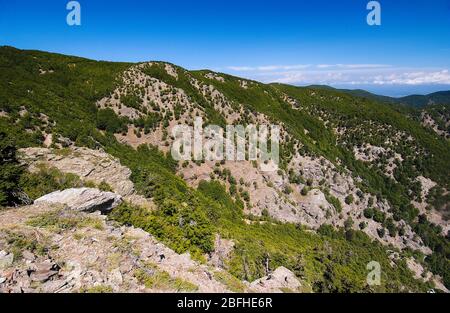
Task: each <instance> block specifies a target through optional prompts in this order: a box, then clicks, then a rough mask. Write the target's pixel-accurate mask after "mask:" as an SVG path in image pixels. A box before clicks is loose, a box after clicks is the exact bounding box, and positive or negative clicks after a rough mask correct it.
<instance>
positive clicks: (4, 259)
mask: <svg viewBox="0 0 450 313" xmlns="http://www.w3.org/2000/svg"><path fill="white" fill-rule="evenodd" d="M13 261H14V255H13V254H12V253H7V252H6V251H4V250H2V251H0V269H5V268H7V267H10V266H11V265H12V263H13Z"/></svg>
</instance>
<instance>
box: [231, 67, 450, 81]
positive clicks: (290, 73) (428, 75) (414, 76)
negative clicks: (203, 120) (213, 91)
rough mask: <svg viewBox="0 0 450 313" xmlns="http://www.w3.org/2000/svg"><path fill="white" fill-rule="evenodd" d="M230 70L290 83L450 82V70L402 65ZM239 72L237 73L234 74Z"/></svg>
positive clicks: (255, 77)
mask: <svg viewBox="0 0 450 313" xmlns="http://www.w3.org/2000/svg"><path fill="white" fill-rule="evenodd" d="M228 70H230V71H233V72H241V73H242V75H243V76H246V77H248V78H251V79H255V80H259V81H262V82H267V83H268V82H279V83H286V84H327V85H337V84H349V85H411V86H414V85H426V84H427V85H433V84H443V85H450V73H449V70H448V69H436V68H400V67H393V66H391V65H387V64H317V65H310V64H301V65H268V66H255V67H250V66H230V67H228ZM233 74H236V73H233Z"/></svg>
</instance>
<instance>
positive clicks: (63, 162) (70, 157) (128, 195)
mask: <svg viewBox="0 0 450 313" xmlns="http://www.w3.org/2000/svg"><path fill="white" fill-rule="evenodd" d="M20 152H21V159H22V161H23V162H24V163H26V164H27V165H28V168H29V170H30V171H31V172H34V171H37V170H38V166H39V165H40V164H44V165H47V166H48V167H55V168H57V169H58V170H60V171H61V172H64V173H72V174H76V175H78V176H80V178H81V179H83V180H86V181H87V180H89V181H93V182H94V183H96V184H100V183H101V182H107V183H108V184H109V185H110V186H111V188H112V189H113V191H114V192H115V193H117V194H119V195H121V196H122V197H123V198H124V199H125V200H126V201H128V202H131V203H134V204H136V205H140V206H145V207H153V204H152V202H151V201H149V200H148V199H145V198H144V197H142V196H140V195H138V194H136V191H135V189H134V184H133V182H132V181H131V180H130V175H131V171H130V169H129V168H127V167H125V166H123V165H121V164H120V162H119V160H117V159H116V158H114V157H112V156H111V155H109V154H107V153H105V152H103V151H100V150H91V149H87V148H80V147H72V148H70V149H67V150H65V151H64V152H61V150H59V151H58V150H53V149H46V148H26V149H21V150H20Z"/></svg>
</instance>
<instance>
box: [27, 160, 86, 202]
mask: <svg viewBox="0 0 450 313" xmlns="http://www.w3.org/2000/svg"><path fill="white" fill-rule="evenodd" d="M19 186H20V187H21V189H22V190H23V191H24V192H25V193H26V194H27V195H28V196H29V197H30V198H31V199H33V200H36V199H37V198H40V197H42V196H44V195H46V194H48V193H51V192H53V191H56V190H64V189H68V188H78V187H82V186H83V182H82V181H81V180H80V178H79V177H78V176H77V175H75V174H70V173H63V172H61V171H60V170H58V169H57V168H49V167H47V166H45V165H39V170H38V171H37V172H36V173H29V172H26V173H24V174H23V175H22V176H21V177H20V183H19Z"/></svg>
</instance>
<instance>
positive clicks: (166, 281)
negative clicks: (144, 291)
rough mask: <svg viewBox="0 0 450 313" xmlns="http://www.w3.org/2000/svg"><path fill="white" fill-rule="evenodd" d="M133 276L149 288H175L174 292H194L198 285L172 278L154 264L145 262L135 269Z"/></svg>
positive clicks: (168, 289)
mask: <svg viewBox="0 0 450 313" xmlns="http://www.w3.org/2000/svg"><path fill="white" fill-rule="evenodd" d="M134 276H135V277H136V279H137V280H138V281H139V282H140V283H141V284H144V285H145V287H146V288H149V289H157V290H167V291H170V290H175V291H176V292H195V291H197V290H198V286H196V285H194V284H192V283H190V282H188V281H185V280H183V279H181V278H173V277H171V276H170V275H169V274H168V273H167V272H165V271H161V270H158V269H157V266H156V265H154V264H147V265H146V266H145V268H142V269H138V270H136V271H135V272H134Z"/></svg>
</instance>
